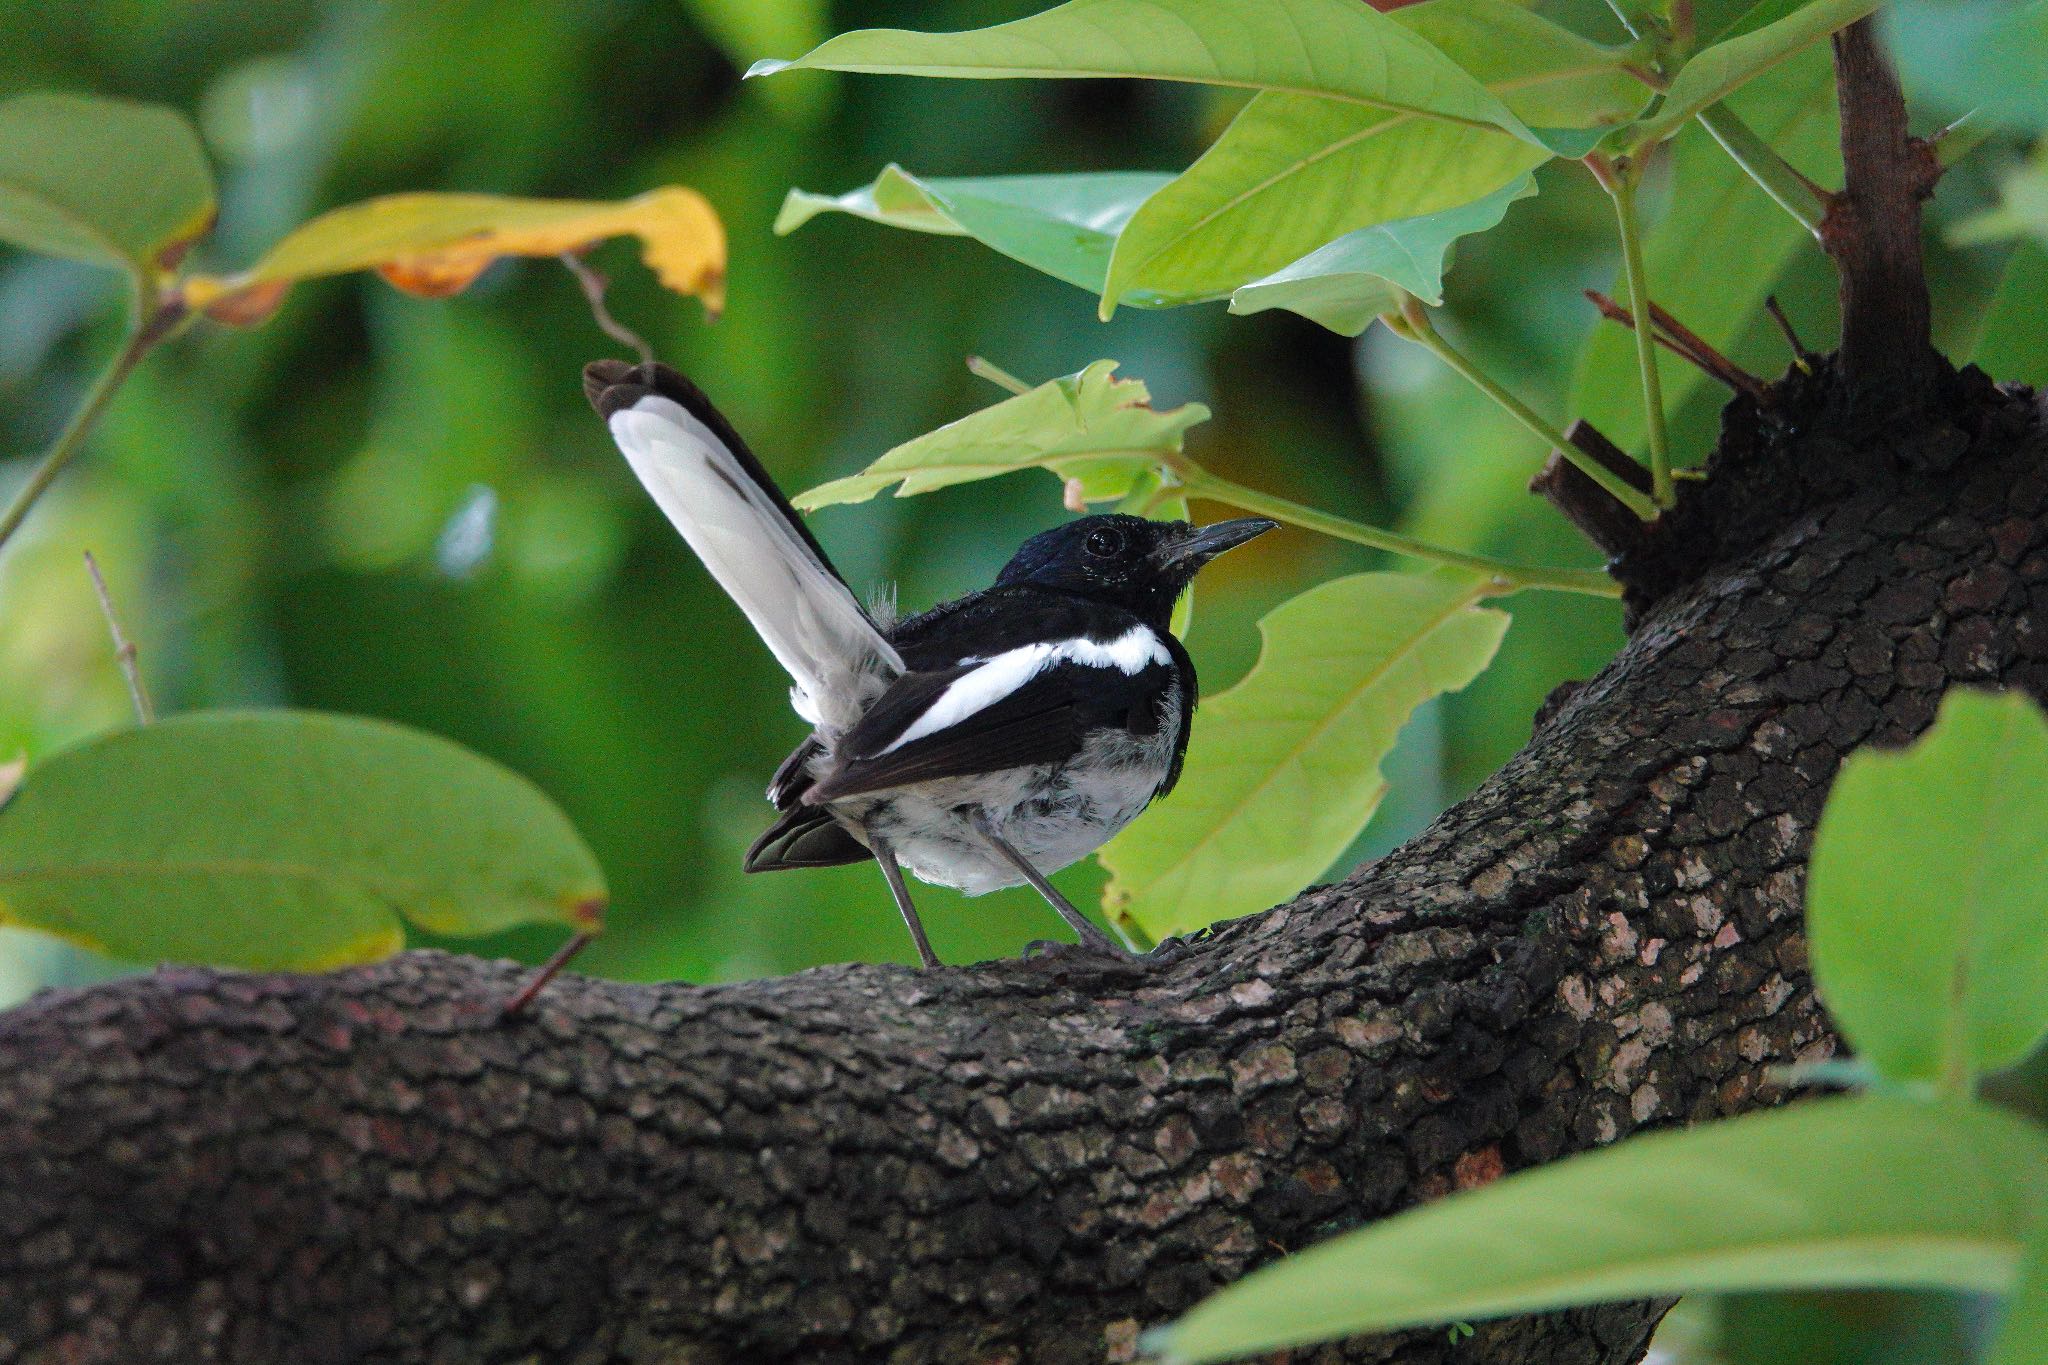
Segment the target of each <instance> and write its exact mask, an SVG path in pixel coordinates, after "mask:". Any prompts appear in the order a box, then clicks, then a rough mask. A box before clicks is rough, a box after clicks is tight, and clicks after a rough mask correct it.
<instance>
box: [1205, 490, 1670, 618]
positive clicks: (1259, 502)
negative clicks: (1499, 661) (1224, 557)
mask: <svg viewBox="0 0 2048 1365" xmlns="http://www.w3.org/2000/svg"><path fill="white" fill-rule="evenodd" d="M1175 472H1176V473H1177V474H1179V476H1180V478H1181V482H1182V489H1183V491H1184V492H1186V493H1187V495H1188V496H1189V497H1192V498H1204V499H1206V500H1208V501H1210V502H1220V503H1223V504H1225V505H1227V506H1230V507H1235V508H1237V509H1238V510H1240V511H1244V512H1251V513H1255V514H1256V515H1259V516H1264V517H1271V518H1273V520H1275V521H1282V522H1286V523H1287V524H1288V525H1290V526H1299V527H1301V528H1302V529H1304V530H1308V531H1316V532H1320V533H1321V534H1323V535H1326V536H1333V537H1335V538H1336V539H1338V540H1348V541H1350V542H1351V543H1352V544H1354V545H1364V546H1368V547H1370V548H1372V549H1375V550H1385V551H1387V552H1389V553H1390V554H1397V555H1406V556H1408V557H1409V558H1410V559H1420V560H1424V561H1427V562H1429V563H1432V564H1445V565H1449V566H1450V567H1452V568H1456V569H1466V570H1469V571H1470V572H1473V573H1478V574H1483V575H1485V576H1486V577H1487V578H1489V579H1490V580H1492V582H1491V584H1490V586H1489V587H1488V589H1487V590H1486V592H1485V594H1484V595H1486V596H1489V597H1502V596H1506V595H1507V594H1509V593H1515V592H1521V591H1523V590H1525V589H1530V588H1544V589H1548V590H1550V591H1552V592H1573V593H1579V594H1581V595H1584V596H1588V597H1619V596H1621V585H1620V584H1619V583H1616V582H1615V581H1614V580H1613V579H1611V578H1609V577H1608V576H1607V575H1606V574H1605V573H1603V572H1602V571H1600V570H1599V569H1553V568H1544V567H1541V566H1536V565H1527V564H1510V563H1507V562H1506V561H1504V560H1499V559H1492V558H1489V557H1488V556H1486V555H1475V554H1469V553H1467V552H1466V551H1463V550H1452V549H1447V548H1445V547H1443V546H1441V545H1431V544H1430V543H1428V542H1427V541H1422V540H1416V539H1414V538H1413V537H1411V536H1404V535H1401V534H1400V533H1398V532H1395V531H1386V530H1382V529H1381V528H1379V527H1377V526H1368V525H1366V524H1365V523H1364V522H1360V521H1353V520H1351V519H1350V518H1349V517H1340V516H1337V515H1336V514H1335V513H1332V512H1325V511H1323V510H1322V509H1320V508H1316V507H1310V506H1307V505H1306V504H1303V503H1298V502H1293V501H1290V500H1289V499H1287V498H1283V497H1279V496H1277V495H1275V494H1272V493H1262V492H1260V491H1259V490H1258V489H1256V488H1246V487H1244V486H1243V485H1242V484H1236V483H1232V482H1231V481H1230V480H1228V479H1225V478H1221V477H1219V476H1217V475H1215V474H1211V473H1209V472H1208V471H1207V470H1205V469H1202V468H1199V467H1197V466H1194V465H1185V464H1184V465H1182V466H1181V467H1180V468H1179V469H1177V470H1176V471H1175ZM1631 491H1633V490H1631Z"/></svg>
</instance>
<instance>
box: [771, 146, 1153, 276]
mask: <svg viewBox="0 0 2048 1365" xmlns="http://www.w3.org/2000/svg"><path fill="white" fill-rule="evenodd" d="M1170 179H1172V177H1171V176H1166V175H1157V174H1151V173H1146V172H1137V171H1133V172H1123V171H1110V172H1104V173H1100V174H1094V175H1005V176H990V177H984V178H965V179H953V178H939V177H933V178H929V179H927V178H924V177H920V176H916V175H912V174H911V173H910V172H909V171H906V170H904V169H903V168H902V167H900V166H893V165H892V166H888V167H885V168H884V169H883V171H882V173H881V175H879V176H877V177H876V178H875V181H874V183H873V184H872V185H865V186H862V187H861V188H860V189H857V190H851V191H849V192H847V193H845V194H841V195H822V194H810V193H807V192H806V191H803V190H791V191H790V192H789V196H788V197H787V198H786V199H784V200H783V204H782V212H781V213H779V214H778V215H776V218H775V231H776V232H777V233H778V234H786V233H790V232H794V231H796V230H797V229H798V228H800V227H802V226H803V225H804V224H805V223H808V222H809V221H811V219H813V218H815V217H817V216H818V215H819V214H821V213H833V212H836V213H850V214H853V215H854V216H856V217H859V218H866V219H868V220H870V221H871V222H877V223H886V224H888V225H889V226H891V227H900V228H908V229H910V230H912V231H914V232H933V233H940V234H943V235H946V236H968V237H973V238H975V239H977V240H979V241H980V242H981V243H982V244H983V245H985V246H988V247H991V248H993V249H994V250H996V251H999V252H1001V253H1002V254H1003V255H1005V256H1008V257H1009V258H1010V259H1011V260H1014V261H1021V262H1023V263H1024V264H1025V265H1028V266H1030V267H1031V268H1032V269H1034V270H1040V271H1043V272H1044V273H1046V274H1048V275H1051V276H1053V277H1054V278H1055V279H1060V280H1065V281H1066V282H1067V283H1068V284H1073V285H1079V286H1080V287H1081V288H1083V289H1086V290H1088V291H1089V292H1090V293H1094V294H1099V293H1101V292H1102V282H1103V279H1104V277H1105V276H1106V275H1107V273H1108V270H1109V252H1110V247H1111V246H1112V245H1113V244H1114V243H1115V241H1116V235H1117V233H1119V232H1121V231H1122V230H1123V226H1124V224H1125V223H1127V222H1129V221H1130V217H1131V214H1132V213H1134V212H1136V211H1137V207H1138V205H1139V204H1141V203H1143V202H1144V201H1145V199H1146V197H1147V196H1149V195H1151V194H1152V193H1153V192H1154V191H1155V190H1157V189H1158V188H1159V187H1160V186H1161V185H1164V184H1165V183H1166V182H1167V181H1168V180H1170ZM1130 302H1132V303H1136V304H1141V305H1142V304H1146V303H1148V302H1158V300H1153V299H1149V298H1145V297H1139V298H1133V299H1131V300H1130Z"/></svg>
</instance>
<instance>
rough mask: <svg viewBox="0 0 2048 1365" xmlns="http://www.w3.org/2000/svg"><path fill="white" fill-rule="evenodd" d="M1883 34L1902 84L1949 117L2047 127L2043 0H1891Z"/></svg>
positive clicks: (2047, 18) (2016, 127)
mask: <svg viewBox="0 0 2048 1365" xmlns="http://www.w3.org/2000/svg"><path fill="white" fill-rule="evenodd" d="M1883 25H1884V33H1885V37H1886V38H1887V39H1888V40H1889V42H1888V46H1889V47H1890V49H1891V53H1892V57H1893V59H1894V60H1895V61H1897V62H1898V64H1899V70H1900V74H1901V75H1902V76H1903V77H1904V78H1905V80H1906V83H1907V88H1908V89H1909V90H1910V91H1912V93H1913V94H1914V95H1915V96H1918V97H1921V98H1924V99H1926V100H1928V101H1930V102H1932V103H1934V104H1936V105H1938V106H1939V107H1940V108H1941V109H1942V110H1943V112H1945V113H1946V114H1948V115H1950V116H1951V117H1953V116H1955V115H1958V114H1965V113H1968V114H1970V115H1971V117H1972V121H1973V122H1975V121H1977V120H1980V119H1981V120H1985V121H1988V122H1991V123H1995V124H1997V125H1998V126H2000V127H2003V128H2007V129H2011V130H2012V131H2014V132H2020V133H2040V132H2048V80H2044V79H2042V73H2043V72H2044V71H2048V3H2044V0H2020V2H2019V3H2006V2H2005V0H1998V2H1997V3H1987V0H1970V2H1968V3H1957V0H1892V2H1891V3H1890V4H1888V5H1886V6H1885V9H1884V17H1883Z"/></svg>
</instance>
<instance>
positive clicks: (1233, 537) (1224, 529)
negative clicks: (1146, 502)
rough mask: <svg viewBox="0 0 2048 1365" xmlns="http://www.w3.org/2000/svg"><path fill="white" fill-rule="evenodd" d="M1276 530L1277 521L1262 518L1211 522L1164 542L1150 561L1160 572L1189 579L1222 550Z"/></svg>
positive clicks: (1277, 527) (1234, 547)
mask: <svg viewBox="0 0 2048 1365" xmlns="http://www.w3.org/2000/svg"><path fill="white" fill-rule="evenodd" d="M1279 528H1280V523H1279V522H1277V521H1268V520H1266V519H1265V518H1264V517H1239V518H1238V519H1237V520H1236V521H1218V522H1213V523H1211V524H1210V525H1208V526H1202V527H1196V528H1193V529H1190V530H1189V531H1188V533H1187V534H1186V535H1183V536H1179V537H1177V538H1175V539H1173V540H1169V541H1167V542H1166V543H1165V544H1163V545H1161V546H1160V547H1159V548H1158V549H1157V550H1154V551H1153V552H1152V562H1153V564H1154V565H1155V566H1156V567H1158V568H1160V569H1163V570H1167V571H1170V572H1179V573H1183V574H1188V575H1190V576H1192V575H1193V574H1194V572H1195V570H1197V569H1199V568H1201V567H1202V566H1203V565H1204V564H1207V563H1208V562H1209V561H1210V560H1212V559H1214V558H1215V557H1216V556H1217V555H1220V554H1222V553H1223V552H1224V551H1225V550H1232V549H1236V548H1237V547H1238V546H1240V545H1242V544H1244V543H1245V542H1246V541H1247V540H1250V539H1251V538H1252V537H1253V536H1262V535H1264V534H1266V532H1268V531H1276V530H1278V529H1279Z"/></svg>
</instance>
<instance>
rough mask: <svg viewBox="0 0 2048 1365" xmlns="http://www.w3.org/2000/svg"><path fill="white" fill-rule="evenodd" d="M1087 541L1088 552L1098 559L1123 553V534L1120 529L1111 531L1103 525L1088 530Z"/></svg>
mask: <svg viewBox="0 0 2048 1365" xmlns="http://www.w3.org/2000/svg"><path fill="white" fill-rule="evenodd" d="M1087 543H1088V553H1089V554H1091V555H1094V556H1095V557H1097V558H1098V559H1108V558H1110V557H1111V556H1112V555H1118V554H1122V553H1123V548H1124V535H1123V532H1121V531H1112V530H1110V529H1109V528H1108V527H1107V526H1104V527H1100V528H1098V529H1096V530H1093V531H1090V532H1089V533H1088V542H1087Z"/></svg>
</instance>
